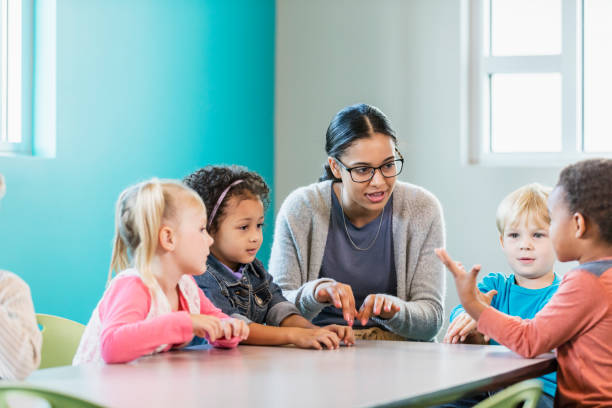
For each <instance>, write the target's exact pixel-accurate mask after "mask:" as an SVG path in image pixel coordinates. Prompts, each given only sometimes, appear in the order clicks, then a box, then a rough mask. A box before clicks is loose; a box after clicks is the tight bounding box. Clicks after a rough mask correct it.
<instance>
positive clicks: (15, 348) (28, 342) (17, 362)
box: [0, 270, 42, 380]
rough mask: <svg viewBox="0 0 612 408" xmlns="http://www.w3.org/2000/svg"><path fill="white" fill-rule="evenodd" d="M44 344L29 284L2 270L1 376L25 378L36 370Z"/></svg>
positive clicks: (0, 317)
mask: <svg viewBox="0 0 612 408" xmlns="http://www.w3.org/2000/svg"><path fill="white" fill-rule="evenodd" d="M41 345H42V335H41V333H40V330H39V329H38V324H37V323H36V315H35V314H34V305H33V304H32V297H31V295H30V288H29V286H28V285H27V284H26V283H25V282H24V281H23V280H22V279H21V278H19V277H18V276H17V275H15V274H13V273H11V272H7V271H2V270H0V379H5V380H15V379H18V380H22V379H24V378H26V377H27V376H28V375H29V374H30V373H31V372H32V371H34V370H36V368H37V367H38V365H39V364H40V348H41Z"/></svg>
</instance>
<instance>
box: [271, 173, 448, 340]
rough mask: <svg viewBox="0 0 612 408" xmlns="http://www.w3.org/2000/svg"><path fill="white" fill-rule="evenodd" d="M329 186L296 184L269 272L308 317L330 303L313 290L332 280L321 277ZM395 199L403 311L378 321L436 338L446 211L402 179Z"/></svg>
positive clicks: (280, 221) (279, 224)
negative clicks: (439, 251)
mask: <svg viewBox="0 0 612 408" xmlns="http://www.w3.org/2000/svg"><path fill="white" fill-rule="evenodd" d="M331 184H332V183H331V181H323V182H320V183H315V184H311V185H309V186H306V187H301V188H298V189H297V190H295V191H293V192H292V193H291V194H290V195H289V196H288V197H287V199H286V200H285V202H284V203H283V205H282V206H281V208H280V211H279V213H278V215H277V217H276V227H275V230H274V243H273V245H272V253H271V256H270V265H269V272H270V274H272V276H273V277H274V281H275V282H276V283H277V284H278V285H279V286H280V287H281V289H282V290H283V294H284V295H285V297H286V298H287V299H288V300H289V301H291V302H295V305H296V306H297V307H298V309H299V310H300V312H301V313H302V314H303V315H304V317H306V318H307V319H313V318H314V317H315V316H316V315H318V314H319V312H321V310H322V309H323V308H324V307H326V306H328V305H329V304H327V303H319V302H317V301H316V300H315V298H314V288H315V286H316V285H317V284H319V283H320V282H323V281H331V280H332V279H328V278H321V279H320V278H319V271H320V270H321V263H322V262H323V254H324V253H325V245H326V242H327V232H328V229H329V220H330V211H331ZM392 198H393V222H392V228H393V247H394V248H393V250H394V257H395V266H396V274H397V298H395V299H396V301H397V303H398V304H400V305H401V310H400V311H399V312H398V313H396V314H395V316H393V317H392V318H391V319H388V320H384V319H379V318H375V320H376V322H377V323H379V324H382V325H383V327H385V328H386V329H387V330H389V331H392V332H394V333H397V334H399V335H401V336H403V337H406V338H408V339H413V340H432V339H433V338H434V337H435V336H436V334H437V333H438V331H439V330H440V327H441V326H442V321H443V319H444V310H443V299H444V292H445V273H444V267H443V265H442V263H441V262H440V261H439V260H438V259H437V257H436V254H435V253H434V249H435V248H441V247H444V220H443V217H442V209H441V207H440V203H439V202H438V200H437V199H436V197H435V196H434V195H433V194H431V193H430V192H429V191H427V190H425V189H423V188H421V187H418V186H415V185H412V184H409V183H403V182H400V181H397V182H396V184H395V189H394V190H393V196H392ZM372 273H376V271H372ZM343 283H346V282H343ZM359 306H360V305H356V307H357V308H358V309H359Z"/></svg>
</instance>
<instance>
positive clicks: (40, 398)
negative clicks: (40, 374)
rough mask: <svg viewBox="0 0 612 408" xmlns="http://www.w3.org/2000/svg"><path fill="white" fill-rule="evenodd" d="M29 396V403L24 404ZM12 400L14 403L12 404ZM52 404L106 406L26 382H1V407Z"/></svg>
mask: <svg viewBox="0 0 612 408" xmlns="http://www.w3.org/2000/svg"><path fill="white" fill-rule="evenodd" d="M24 398H27V399H28V401H27V404H23V403H24V402H25V401H24ZM11 402H12V403H13V404H11ZM34 402H36V404H35V403H34ZM23 405H26V406H35V407H38V406H41V405H42V406H51V408H104V407H103V406H102V405H98V404H96V403H93V402H91V401H87V400H85V399H82V398H80V397H77V396H74V395H70V394H66V393H64V392H60V391H54V390H50V389H47V388H40V387H37V386H34V385H30V384H26V383H4V382H1V383H0V408H10V407H16V406H23Z"/></svg>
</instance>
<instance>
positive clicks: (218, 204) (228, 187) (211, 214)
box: [208, 179, 244, 228]
mask: <svg viewBox="0 0 612 408" xmlns="http://www.w3.org/2000/svg"><path fill="white" fill-rule="evenodd" d="M243 181H244V180H242V179H241V180H236V181H234V182H233V183H232V184H230V185H229V186H227V187H226V188H225V190H223V192H222V193H221V195H220V196H219V199H218V200H217V203H216V204H215V208H213V210H212V212H211V213H210V218H209V219H208V228H210V225H211V224H212V222H213V219H214V218H215V215H217V210H218V209H219V206H220V205H221V203H222V202H223V199H224V198H225V196H226V195H227V192H228V191H230V188H232V187H234V186H235V185H236V184H240V183H242V182H243Z"/></svg>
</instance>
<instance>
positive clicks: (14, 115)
mask: <svg viewBox="0 0 612 408" xmlns="http://www.w3.org/2000/svg"><path fill="white" fill-rule="evenodd" d="M0 17H1V18H2V20H1V21H0V81H1V82H0V155H32V153H33V137H32V135H33V133H32V109H33V105H32V87H33V83H32V81H33V75H32V74H33V24H34V15H33V0H0ZM15 139H17V140H18V141H12V140H15Z"/></svg>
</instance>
